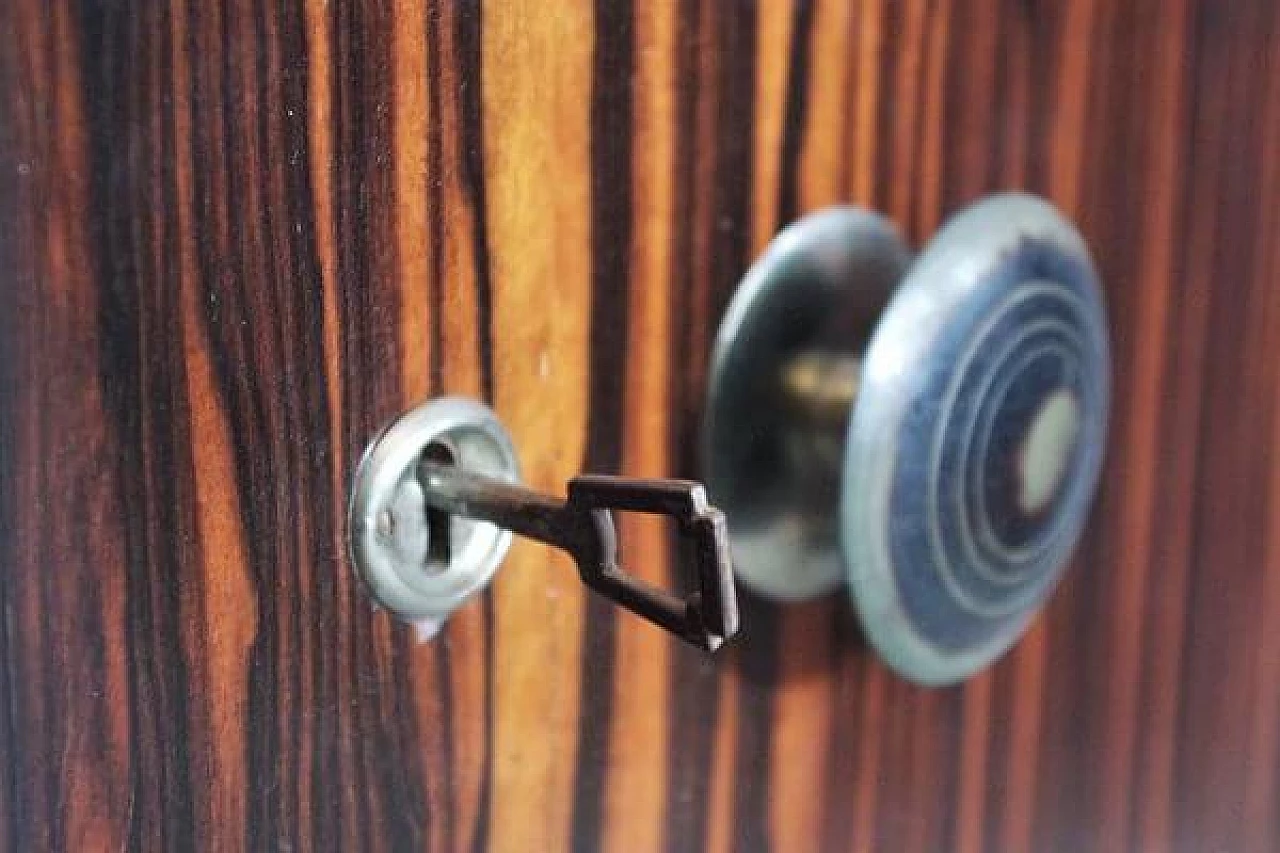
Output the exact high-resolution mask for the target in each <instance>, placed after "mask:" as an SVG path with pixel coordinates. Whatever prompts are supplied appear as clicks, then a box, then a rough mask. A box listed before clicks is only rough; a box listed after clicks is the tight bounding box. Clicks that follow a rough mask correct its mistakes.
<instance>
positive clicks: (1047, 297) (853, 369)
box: [703, 195, 1110, 684]
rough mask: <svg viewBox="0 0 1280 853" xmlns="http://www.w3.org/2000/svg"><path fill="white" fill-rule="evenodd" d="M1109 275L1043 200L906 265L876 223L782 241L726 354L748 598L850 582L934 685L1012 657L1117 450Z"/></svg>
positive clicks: (749, 286)
mask: <svg viewBox="0 0 1280 853" xmlns="http://www.w3.org/2000/svg"><path fill="white" fill-rule="evenodd" d="M1106 329H1107V326H1106V314H1105V309H1104V307H1103V303H1102V297H1101V294H1100V291H1099V284H1098V275H1097V272H1096V271H1095V269H1094V266H1093V263H1092V261H1091V260H1090V257H1089V253H1088V250H1087V249H1086V247H1085V244H1084V241H1083V240H1082V238H1081V237H1080V235H1079V233H1078V232H1077V231H1076V230H1075V228H1073V227H1072V225H1071V224H1070V223H1069V222H1068V221H1067V220H1066V219H1065V218H1064V217H1063V216H1062V215H1061V214H1060V213H1058V211H1057V210H1055V209H1054V208H1053V207H1052V206H1051V205H1049V204H1048V203H1047V202H1045V201H1043V200H1041V199H1038V198H1034V197H1031V196H1026V195H1000V196H994V197H991V198H988V199H986V200H984V201H981V202H979V203H978V204H975V205H974V206H972V207H970V208H968V209H966V210H964V211H962V212H961V213H959V214H958V215H956V216H955V217H954V218H953V219H952V220H951V221H950V222H949V223H948V224H947V225H946V226H945V227H943V228H942V229H941V230H940V231H939V232H938V234H937V235H936V236H935V237H934V238H933V240H932V241H930V243H929V245H928V246H927V247H926V248H925V249H924V250H923V251H922V252H921V253H920V255H919V256H918V257H916V258H915V259H914V260H913V259H912V257H911V254H910V252H909V251H908V249H907V247H906V245H905V243H904V242H903V240H902V238H901V237H900V236H899V235H898V232H897V230H896V229H895V228H894V227H893V225H892V224H891V223H889V222H888V221H887V220H885V219H884V218H882V217H880V216H878V215H877V214H874V213H871V212H869V211H866V210H861V209H857V208H850V207H839V208H830V209H827V210H823V211H820V212H818V213H814V214H812V215H810V216H807V217H805V218H803V219H801V220H799V221H797V222H796V223H794V224H792V225H791V226H790V227H788V228H786V229H785V230H783V231H782V232H781V233H780V234H779V235H778V236H777V237H776V238H775V239H774V241H773V242H772V243H771V244H770V245H769V247H768V248H767V249H766V250H765V252H764V254H763V255H762V256H761V257H760V259H759V260H758V261H757V262H756V263H755V264H754V265H753V266H752V267H751V269H750V270H749V271H748V273H747V275H746V276H745V278H744V279H743V281H742V284H741V286H740V287H739V289H738V291H737V293H736V294H735V295H734V297H733V300H732V301H731V303H730V305H729V307H728V309H727V311H726V313H725V316H724V319H723V321H722V323H721V326H720V330H719V334H718V336H717V340H716V345H715V352H714V354H713V358H712V368H711V374H710V377H711V379H710V388H709V393H708V407H707V417H706V423H705V429H704V435H703V440H704V448H703V450H704V460H705V464H706V481H707V486H708V489H709V490H710V492H711V494H712V496H713V497H714V499H715V500H717V501H718V503H719V505H720V507H721V508H722V509H723V510H724V512H725V513H726V515H727V517H728V521H729V530H730V534H731V540H732V543H733V561H734V568H735V570H736V571H737V573H738V575H739V577H740V578H741V579H742V580H743V581H744V582H745V583H746V584H747V586H749V587H751V588H752V589H754V590H755V591H757V592H759V593H761V594H763V595H766V596H769V597H772V598H777V599H785V600H800V599H807V598H811V597H814V596H817V595H820V594H822V593H825V592H829V591H831V590H833V589H835V588H836V587H838V586H839V585H840V584H841V583H842V582H847V584H848V587H849V590H850V593H851V596H852V599H853V603H854V606H855V608H856V610H857V612H858V614H859V617H860V619H861V621H862V624H863V626H864V629H865V631H866V634H867V637H868V639H869V640H870V642H871V644H872V645H873V646H874V647H875V648H876V650H877V651H878V652H879V653H880V655H881V657H883V658H884V659H885V661H886V662H887V663H889V665H890V666H892V667H893V668H894V669H896V670H897V671H898V672H899V673H901V674H902V675H904V676H906V677H908V678H910V679H912V680H914V681H917V682H921V683H925V684H942V683H948V682H953V681H957V680H960V679H962V678H965V677H967V676H968V675H970V674H972V673H974V672H976V671H977V670H979V669H981V668H982V667H984V666H986V665H987V664H989V663H990V662H991V661H993V660H995V659H996V658H997V657H999V656H1000V655H1001V654H1002V653H1003V652H1004V651H1005V650H1006V649H1007V648H1008V647H1009V646H1010V645H1012V644H1013V643H1014V642H1015V641H1016V640H1017V638H1018V637H1019V636H1020V635H1021V634H1022V632H1023V631H1024V630H1025V628H1026V626H1027V623H1028V622H1029V620H1030V618H1031V616H1032V615H1033V614H1034V613H1035V611H1036V610H1037V609H1038V608H1039V606H1040V605H1041V604H1042V603H1043V601H1044V600H1045V598H1046V597H1047V596H1048V595H1049V593H1050V592H1051V591H1052V589H1053V587H1054V586H1055V584H1056V582H1057V581H1058V579H1059V577H1060V575H1061V573H1062V570H1063V568H1064V567H1065V565H1066V564H1067V562H1068V560H1069V557H1070V554H1071V552H1072V549H1073V548H1074V546H1075V543H1076V541H1077V540H1078V538H1079V536H1080V532H1081V529H1082V528H1083V525H1084V521H1085V518H1086V515H1087V513H1088V508H1089V505H1090V502H1091V501H1092V498H1093V495H1094V492H1095V490H1096V487H1097V481H1098V474H1099V469H1100V467H1101V463H1102V455H1103V448H1104V446H1105V443H1106V430H1107V409H1108V404H1109V396H1110V356H1109V352H1108V350H1109V347H1108V337H1107V330H1106Z"/></svg>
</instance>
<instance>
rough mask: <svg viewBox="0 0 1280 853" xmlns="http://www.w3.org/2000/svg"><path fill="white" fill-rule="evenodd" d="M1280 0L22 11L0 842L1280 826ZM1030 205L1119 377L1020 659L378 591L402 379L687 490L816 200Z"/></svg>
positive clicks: (4, 384)
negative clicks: (1039, 212)
mask: <svg viewBox="0 0 1280 853" xmlns="http://www.w3.org/2000/svg"><path fill="white" fill-rule="evenodd" d="M1278 10H1280V7H1277V6H1276V4H1274V3H1271V2H1266V0H1253V1H1252V2H1251V1H1250V0H1231V2H1228V0H1198V2H1195V0H1132V1H1131V2H1130V0H1060V1H1059V2H1049V0H1035V2H1025V1H1024V2H1013V1H1012V0H1008V1H1007V2H999V0H796V2H791V3H789V2H761V3H746V2H724V3H703V4H699V3H696V2H689V0H681V2H678V3H633V2H629V0H602V2H597V3H595V4H594V5H593V4H591V3H587V2H582V1H581V0H573V2H557V3H545V2H532V0H510V2H498V0H486V2H484V3H480V2H452V3H450V2H435V0H429V1H428V2H421V0H367V2H353V0H274V2H264V3H255V2H249V1H248V0H229V2H204V0H176V2H161V0H155V2H151V0H146V1H145V2H144V0H136V2H126V0H119V1H118V2H100V0H6V1H5V2H3V3H0V45H2V48H0V284H2V287H3V290H2V296H3V300H2V301H0V700H2V701H0V769H2V770H3V772H2V773H0V849H4V850H13V851H19V850H23V851H25V850H43V849H50V850H75V851H85V850H109V849H112V850H114V849H140V850H162V849H164V850H196V849H215V850H242V849H253V850H309V849H346V850H369V851H378V850H410V849H414V850H420V849H427V850H502V851H505V850H511V851H544V850H545V851H552V850H563V849H570V848H572V849H578V850H595V849H605V850H612V851H656V850H672V851H695V850H696V851H702V850H710V851H763V850H775V851H786V852H787V853H790V851H809V850H814V851H844V850H878V851H895V853H896V852H897V851H922V853H927V852H928V851H978V850H999V851H1087V850H1141V851H1159V850H1185V851H1254V853H1268V852H1269V851H1274V850H1276V849H1277V848H1278V847H1280V454H1278V453H1277V452H1276V451H1275V447H1276V442H1277V438H1280V411H1278V410H1277V402H1278V401H1280V356H1278V353H1280V11H1278ZM1011 188H1028V189H1030V190H1032V191H1034V192H1037V193H1040V194H1043V195H1045V196H1048V197H1049V198H1051V199H1052V200H1053V201H1054V202H1055V203H1056V204H1058V205H1059V206H1060V207H1061V208H1062V209H1063V210H1064V211H1066V212H1067V213H1068V214H1069V215H1070V216H1071V217H1072V218H1073V219H1074V220H1075V221H1076V222H1077V223H1078V224H1079V227H1080V228H1081V230H1082V231H1083V233H1084V234H1085V236H1086V238H1087V239H1088V241H1089V242H1090V244H1091V246H1092V248H1093V250H1094V253H1095V255H1096V258H1097V261H1098V264H1099V266H1100V269H1101V272H1102V275H1103V278H1104V281H1105V287H1106V294H1107V299H1108V302H1109V311H1110V316H1111V327H1112V336H1113V340H1114V356H1115V405H1114V414H1113V421H1112V432H1111V445H1110V448H1109V451H1108V457H1107V465H1106V470H1105V473H1104V476H1103V485H1102V491H1101V496H1100V498H1099V500H1098V501H1097V504H1096V506H1095V509H1094V512H1093V515H1092V519H1091V522H1090V525H1089V528H1088V533H1087V536H1086V538H1085V540H1084V542H1083V544H1082V545H1081V547H1080V549H1079V551H1078V556H1077V559H1076V565H1075V566H1074V568H1073V569H1072V570H1071V572H1070V574H1069V575H1068V580H1067V581H1066V582H1065V584H1064V585H1063V586H1062V588H1061V589H1060V590H1059V592H1058V593H1057V595H1056V596H1055V597H1054V598H1053V600H1052V602H1051V604H1050V606H1049V607H1048V609H1047V610H1046V612H1045V613H1044V615H1043V617H1042V618H1041V619H1039V620H1038V622H1037V623H1036V625H1035V627H1034V628H1033V629H1032V630H1031V632H1030V633H1029V634H1028V635H1027V637H1026V638H1025V640H1023V642H1022V643H1021V644H1020V645H1018V647H1017V648H1016V650H1015V651H1013V653H1012V654H1010V655H1009V656H1008V657H1007V658H1006V659H1005V660H1004V661H1003V662H1001V663H1000V664H999V665H998V666H996V667H995V668H994V669H992V670H991V671H990V672H988V673H986V674H984V675H982V676H980V677H978V678H975V679H974V680H972V681H971V682H969V683H968V684H966V685H964V686H962V687H957V688H952V689H945V690H922V689H919V688H915V687H912V686H909V685H908V684H906V683H905V682H903V681H901V680H899V679H897V678H895V677H894V676H892V675H891V674H890V673H889V672H888V671H886V670H885V669H884V668H883V667H882V666H881V664H879V663H878V662H877V661H876V660H875V659H874V657H873V656H872V655H871V654H870V653H869V652H868V651H867V650H866V648H865V647H864V645H863V644H862V641H861V640H860V638H859V632H858V628H857V624H856V621H855V619H854V617H853V615H852V613H851V609H850V606H849V604H848V602H847V601H846V600H845V598H844V597H843V596H833V597H830V598H827V599H824V600H821V601H818V602H816V603H811V604H806V605H801V606H788V607H782V606H776V605H770V604H767V603H765V602H762V601H759V600H755V599H751V598H748V599H747V601H746V603H745V610H744V619H745V630H744V633H743V635H742V637H741V638H740V640H739V641H738V642H737V643H736V644H735V645H734V647H733V648H731V649H729V650H726V651H725V652H724V653H723V654H721V655H719V656H717V657H715V658H714V659H708V658H706V657H704V656H703V655H701V654H699V653H697V652H695V651H693V650H691V649H688V648H685V647H683V646H681V645H680V644H678V643H677V642H676V641H673V640H671V639H669V638H668V637H666V636H664V635H662V634H660V633H658V632H657V631H656V630H655V629H654V628H652V627H651V626H649V625H648V624H645V623H642V622H640V621H638V620H637V619H635V618H633V617H631V616H628V615H626V614H622V613H619V612H618V611H616V610H614V609H612V608H611V607H609V606H607V605H606V604H603V603H602V602H601V601H600V600H599V599H597V598H594V597H592V596H591V595H589V594H587V593H586V592H585V591H584V589H583V588H582V587H581V585H580V584H579V582H578V580H577V578H576V575H575V573H574V572H573V570H572V567H571V566H570V564H569V563H568V562H567V561H566V560H565V559H564V558H562V557H561V556H560V555H558V554H556V553H553V552H551V551H549V550H547V549H544V548H540V547H538V546H536V545H532V544H527V543H520V544H517V546H516V547H515V548H514V550H513V551H512V553H511V556H510V558H509V559H508V561H507V564H506V565H505V567H504V568H503V570H502V571H501V573H500V574H499V576H498V578H497V580H496V581H495V583H494V584H493V586H492V587H491V589H490V590H489V591H488V592H486V593H484V594H483V595H482V596H480V597H479V598H477V599H476V600H475V601H474V602H472V603H471V604H469V605H468V606H467V607H466V608H464V609H463V610H462V611H461V612H459V613H458V614H457V615H456V616H455V617H454V618H453V619H452V620H451V621H450V622H449V624H448V626H447V627H446V629H445V630H444V632H443V633H442V634H441V635H440V636H439V637H438V638H437V639H436V640H435V641H433V642H430V643H419V642H416V641H415V637H414V635H413V634H412V632H411V631H410V630H409V629H407V628H406V627H404V626H402V625H399V624H396V623H394V622H393V621H392V620H390V619H389V618H388V616H387V614H385V613H377V612H374V610H373V609H372V608H371V607H370V604H369V602H368V600H367V599H366V598H365V597H364V596H363V594H362V592H361V590H360V589H359V588H358V586H357V584H356V583H355V582H354V580H353V577H352V573H351V570H350V567H349V564H348V560H347V556H346V552H345V544H344V529H343V528H344V525H343V516H344V510H345V501H346V495H347V489H348V485H349V480H350V477H351V474H352V470H353V467H354V464H355V462H356V461H357V460H358V458H359V454H360V453H361V450H362V448H363V447H364V446H365V443H366V442H367V440H368V439H369V438H370V437H371V436H372V435H373V434H374V433H375V431H376V430H377V429H378V427H379V426H380V425H382V424H383V423H385V422H386V421H387V420H388V419H390V418H392V417H394V416H395V415H396V414H398V413H399V412H401V411H403V410H405V409H406V408H408V407H410V406H412V405H414V404H415V403H417V402H419V401H422V400H424V399H426V398H429V397H432V396H435V395H440V394H445V393H450V394H465V395H470V396H474V397H477V398H481V399H484V400H487V401H489V402H491V403H492V405H493V406H494V407H495V408H496V410H497V411H498V413H499V414H500V415H501V417H502V418H503V420H504V422H505V423H506V424H507V426H508V427H509V428H510V430H511V432H512V434H513V436H514V438H515V440H516V443H517V446H518V448H519V452H520V455H521V458H522V461H523V466H524V472H525V475H526V478H527V479H528V481H530V482H531V483H533V484H535V485H537V486H539V487H542V488H545V489H549V490H556V489H559V488H560V487H561V486H562V484H563V482H564V480H565V479H566V478H567V477H569V476H571V475H572V474H574V473H576V472H578V471H581V470H589V471H597V472H617V471H623V472H627V473H631V474H639V475H685V476H696V475H697V472H698V467H697V458H696V457H697V454H696V437H697V434H698V428H699V418H700V414H701V410H702V400H703V394H704V383H705V374H706V365H707V356H708V350H709V346H710V341H711V338H712V335H713V334H714V329H715V326H716V324H717V322H718V321H719V317H720V312H721V311H722V309H723V307H724V305H725V303H726V301H727V299H728V297H729V295H730V294H731V292H732V291H733V288H734V286H735V284H736V283H737V281H738V279H739V277H740V275H741V274H742V272H743V271H744V269H745V268H746V266H747V265H748V264H749V262H750V261H751V259H752V258H753V256H754V254H755V253H757V252H758V251H759V250H760V249H761V248H762V247H763V246H764V245H765V243H766V242H767V241H768V240H769V238H770V237H771V236H772V235H773V234H774V233H775V232H776V231H777V230H778V229H779V228H780V227H781V226H782V225H784V224H785V223H787V222H788V221H790V220H791V219H793V218H794V217H796V216H797V215H799V214H801V213H803V212H806V211H809V210H812V209H815V208H817V207H820V206H823V205H827V204H831V203H835V202H840V201H852V202H856V203H861V204H865V205H869V206H872V207H875V208H877V209H880V210H883V211H885V212H886V213H887V214H889V215H890V216H892V217H894V218H895V219H896V220H897V221H898V222H900V223H901V224H902V225H903V227H904V229H905V230H906V232H907V233H908V234H909V235H910V236H911V237H912V239H913V240H914V241H915V242H916V243H919V242H921V241H923V240H925V239H927V237H928V236H929V235H930V234H931V233H932V232H933V231H934V230H935V229H936V228H937V227H938V225H939V223H940V222H941V221H943V219H944V218H945V217H946V216H947V215H948V214H949V213H950V212H952V211H954V210H956V209H958V208H959V207H960V206H962V205H964V204H966V203H967V202H969V201H971V200H973V199H975V198H977V197H979V196H981V195H983V194H984V193H988V192H992V191H996V190H1002V189H1011ZM624 535H627V548H628V553H629V554H631V555H633V559H632V560H631V563H632V564H633V565H635V566H636V569H637V571H639V572H640V573H642V574H643V575H644V576H646V577H648V578H649V579H651V580H655V581H664V580H667V579H668V575H669V574H670V560H669V559H668V558H669V551H670V548H669V543H668V542H667V540H666V538H665V537H664V536H663V534H662V532H661V531H659V530H656V529H651V528H648V527H640V528H632V527H628V528H625V529H624Z"/></svg>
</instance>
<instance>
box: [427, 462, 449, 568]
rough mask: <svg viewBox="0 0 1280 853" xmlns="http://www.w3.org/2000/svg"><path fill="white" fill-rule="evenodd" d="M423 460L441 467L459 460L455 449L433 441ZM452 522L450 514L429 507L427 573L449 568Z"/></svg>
mask: <svg viewBox="0 0 1280 853" xmlns="http://www.w3.org/2000/svg"><path fill="white" fill-rule="evenodd" d="M422 458H423V459H424V460H425V461H427V462H435V463H438V464H440V465H456V464H457V458H456V456H455V455H454V452H453V448H451V447H450V446H449V445H447V444H445V443H444V442H443V441H433V442H431V443H430V444H428V445H427V446H426V447H425V448H423V450H422ZM451 526H452V521H451V519H450V517H449V513H447V512H442V511H441V510H438V509H433V508H431V507H427V560H426V569H427V571H429V572H431V573H433V574H436V573H439V572H443V571H444V570H445V569H447V568H449V561H450V559H451V558H452V549H451V548H450V542H449V537H450V528H451Z"/></svg>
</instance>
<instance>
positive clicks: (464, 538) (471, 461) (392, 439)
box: [347, 397, 519, 633]
mask: <svg viewBox="0 0 1280 853" xmlns="http://www.w3.org/2000/svg"><path fill="white" fill-rule="evenodd" d="M424 458H425V459H428V460H429V461H434V462H448V463H452V464H456V465H458V466H459V467H461V468H464V469H466V470H468V471H471V472H474V473H477V474H482V475H485V476H488V477H493V478H496V479H499V480H505V481H508V482H512V483H516V482H519V466H518V464H517V461H516V454H515V449H514V448H513V446H512V444H511V438H510V437H509V436H508V435H507V431H506V430H505V429H504V428H503V426H502V424H501V423H499V421H498V418H497V416H496V415H494V413H493V412H492V411H491V410H490V409H489V408H488V407H486V406H484V405H482V404H480V403H478V402H475V401H474V400H468V399H463V398H457V397H445V398H440V399H436V400H431V401H430V402H428V403H425V404H424V405H422V406H419V407H418V408H416V409H413V410H411V411H409V412H407V413H406V414H404V415H403V416H401V417H400V418H399V419H397V420H396V421H395V422H394V423H392V424H391V425H390V426H388V427H387V428H386V429H385V430H383V431H382V433H380V434H379V435H378V436H377V437H376V438H375V439H374V440H373V441H372V442H371V443H370V445H369V447H368V448H367V449H366V451H365V454H364V457H363V458H362V459H361V460H360V464H359V466H358V467H357V469H356V473H355V478H354V480H353V483H352V490H351V502H350V505H349V508H348V515H347V524H348V541H349V543H350V549H351V560H352V563H353V565H354V566H355V569H356V571H357V573H358V574H359V576H360V579H361V581H362V582H363V583H364V585H365V587H366V588H367V590H368V592H369V594H370V596H371V597H372V598H373V600H374V601H376V602H377V603H378V604H379V605H381V606H383V607H386V608H387V609H388V610H390V611H391V612H393V613H395V614H396V615H397V616H400V617H401V618H404V619H407V620H411V621H413V622H416V623H418V625H419V626H420V627H421V628H423V629H424V630H425V631H426V632H428V633H430V632H432V631H434V630H435V628H437V627H438V626H439V624H440V623H442V622H443V620H444V619H445V618H446V617H447V616H448V615H449V614H450V613H451V612H452V611H453V610H455V609H456V608H457V607H459V606H460V605H461V604H462V603H463V602H464V601H465V600H466V599H467V598H469V597H470V596H471V595H473V594H475V593H476V592H478V591H479V590H481V589H483V588H484V587H485V585H486V584H488V582H489V580H490V578H491V577H492V576H493V573H494V572H495V571H496V570H497V568H498V565H499V564H500V563H501V562H502V558H503V557H504V556H505V555H506V552H507V549H508V548H509V547H510V546H511V532H510V531H508V530H503V529H501V528H498V527H496V526H495V525H493V524H490V523H488V522H484V521H476V520H473V519H469V518H465V517H461V516H456V515H455V516H450V515H446V514H443V513H437V512H435V511H433V510H429V509H428V508H427V507H426V504H425V502H424V499H423V488H422V484H421V482H420V480H419V476H418V469H419V463H420V462H421V461H422V460H423V459H424Z"/></svg>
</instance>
